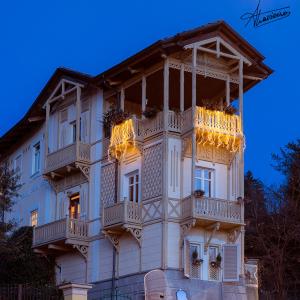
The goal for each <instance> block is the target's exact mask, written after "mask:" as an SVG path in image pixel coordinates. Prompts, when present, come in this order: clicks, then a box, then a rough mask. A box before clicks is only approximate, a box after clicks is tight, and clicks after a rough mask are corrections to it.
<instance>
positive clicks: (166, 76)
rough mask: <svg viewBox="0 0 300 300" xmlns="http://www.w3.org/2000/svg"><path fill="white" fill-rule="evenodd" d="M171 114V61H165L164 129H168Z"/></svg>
mask: <svg viewBox="0 0 300 300" xmlns="http://www.w3.org/2000/svg"><path fill="white" fill-rule="evenodd" d="M168 113H169V60H168V58H166V59H165V61H164V129H165V130H167V129H168Z"/></svg>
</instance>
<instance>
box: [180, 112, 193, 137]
mask: <svg viewBox="0 0 300 300" xmlns="http://www.w3.org/2000/svg"><path fill="white" fill-rule="evenodd" d="M181 118H182V130H181V132H182V133H186V132H188V131H189V130H191V129H192V128H193V127H194V122H193V111H192V108H189V109H187V110H185V111H184V112H182V116H181Z"/></svg>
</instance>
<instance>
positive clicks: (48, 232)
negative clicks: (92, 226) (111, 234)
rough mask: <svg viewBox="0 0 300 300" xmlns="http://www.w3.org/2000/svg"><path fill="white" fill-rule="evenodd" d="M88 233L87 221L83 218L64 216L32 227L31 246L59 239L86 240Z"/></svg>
mask: <svg viewBox="0 0 300 300" xmlns="http://www.w3.org/2000/svg"><path fill="white" fill-rule="evenodd" d="M88 235H89V230H88V223H87V222H85V221H83V220H77V219H69V218H64V219H61V220H58V221H54V222H51V223H48V224H44V225H41V226H37V227H34V230H33V247H37V246H40V245H45V244H49V243H54V242H57V241H61V240H66V239H70V240H72V239H73V240H81V241H86V240H87V238H88Z"/></svg>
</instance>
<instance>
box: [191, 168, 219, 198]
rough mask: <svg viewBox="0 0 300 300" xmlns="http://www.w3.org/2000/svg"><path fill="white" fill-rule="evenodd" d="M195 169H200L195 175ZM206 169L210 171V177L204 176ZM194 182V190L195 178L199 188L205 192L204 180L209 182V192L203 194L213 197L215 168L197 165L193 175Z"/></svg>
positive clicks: (195, 185) (195, 187) (195, 186)
mask: <svg viewBox="0 0 300 300" xmlns="http://www.w3.org/2000/svg"><path fill="white" fill-rule="evenodd" d="M197 171H200V176H197ZM205 171H208V172H210V178H209V179H207V178H205V174H204V172H205ZM194 180H195V183H194V190H198V189H199V188H197V180H198V181H200V186H201V187H200V189H201V190H203V191H204V192H205V182H209V183H210V194H208V195H207V194H206V193H205V194H204V196H205V197H208V198H213V197H215V169H211V168H205V167H202V166H197V167H196V169H195V177H194Z"/></svg>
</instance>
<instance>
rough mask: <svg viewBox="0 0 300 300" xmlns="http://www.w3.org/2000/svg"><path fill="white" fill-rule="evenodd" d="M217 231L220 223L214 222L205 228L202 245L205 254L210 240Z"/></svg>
mask: <svg viewBox="0 0 300 300" xmlns="http://www.w3.org/2000/svg"><path fill="white" fill-rule="evenodd" d="M219 229H220V222H216V223H214V224H212V225H210V226H208V227H206V228H205V244H204V252H205V253H206V252H207V250H208V246H209V244H210V241H211V239H212V238H213V236H214V235H215V233H216V232H217V231H218V230H219Z"/></svg>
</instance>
